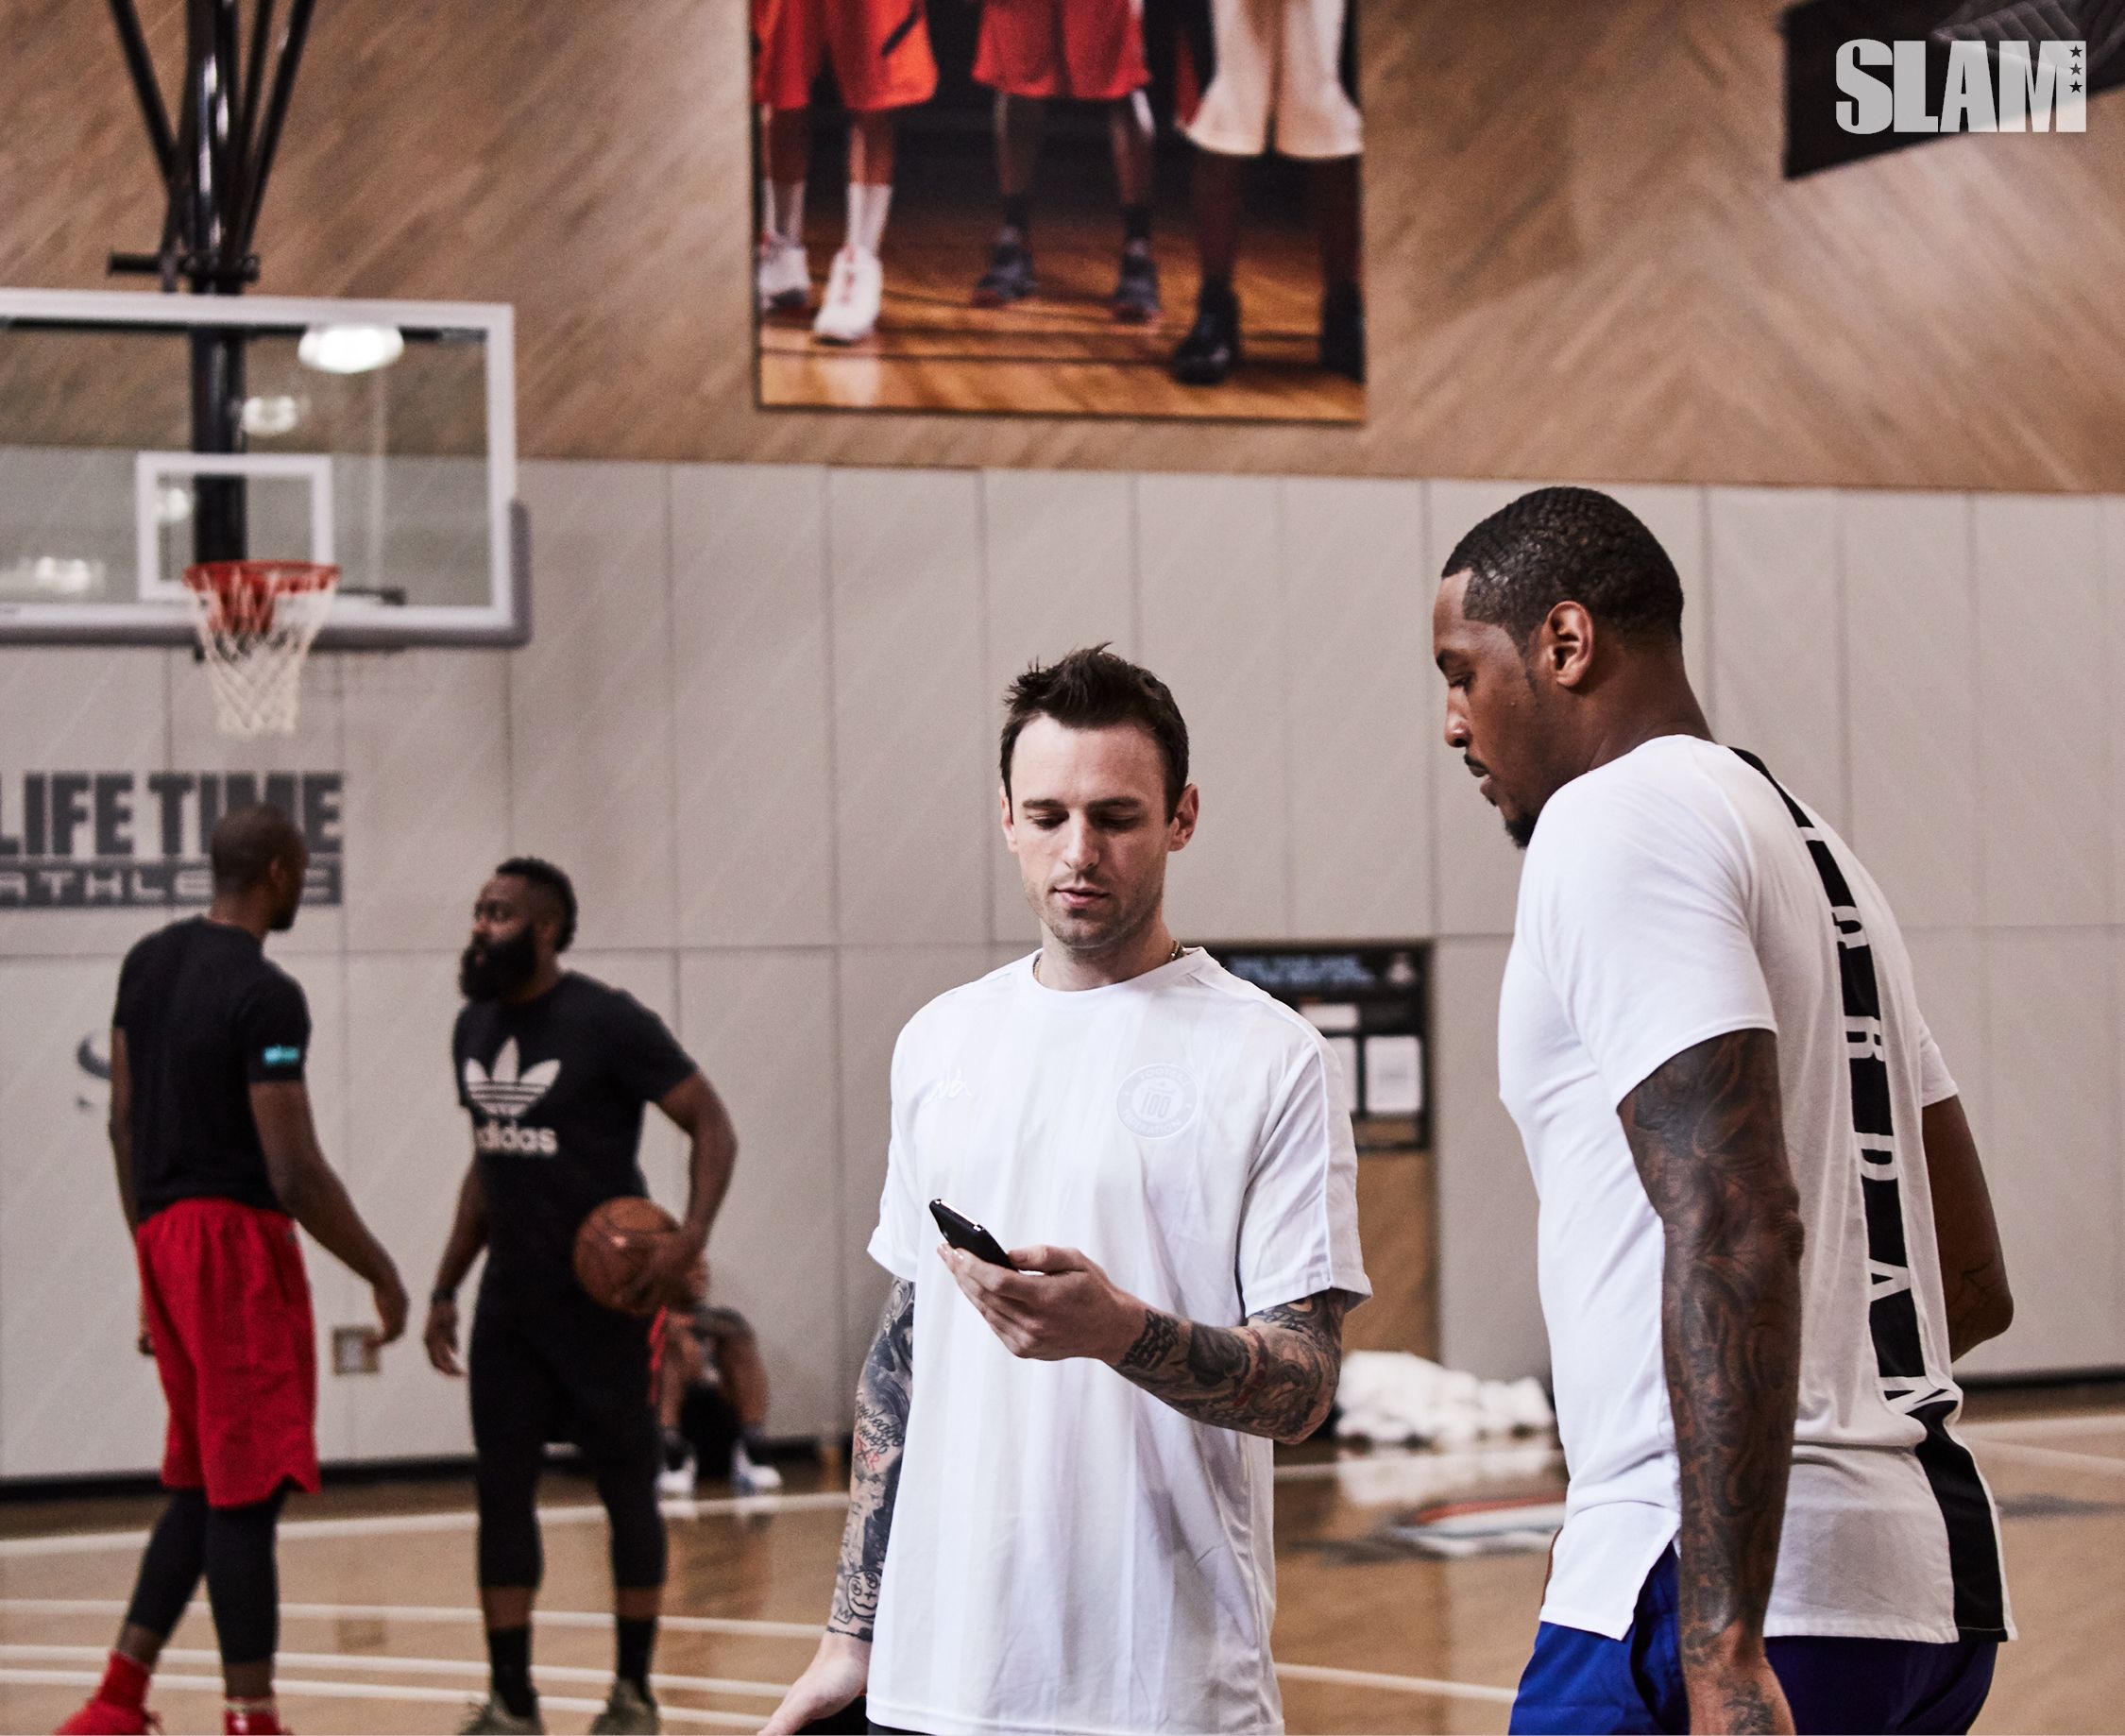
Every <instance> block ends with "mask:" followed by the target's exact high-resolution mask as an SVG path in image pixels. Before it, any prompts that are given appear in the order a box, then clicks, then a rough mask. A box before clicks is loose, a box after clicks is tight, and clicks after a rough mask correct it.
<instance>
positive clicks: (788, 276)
mask: <svg viewBox="0 0 2125 1736" xmlns="http://www.w3.org/2000/svg"><path fill="white" fill-rule="evenodd" d="M757 280H758V283H759V289H760V312H761V313H763V314H774V313H780V312H783V311H785V310H794V309H803V308H808V307H809V306H810V305H811V261H810V260H809V259H808V258H807V257H806V255H805V250H804V247H802V246H801V245H800V244H798V243H797V242H794V241H780V240H777V239H776V238H775V237H774V236H773V235H771V236H769V237H768V238H767V239H766V240H765V241H763V242H761V243H760V258H759V265H758V270H757Z"/></svg>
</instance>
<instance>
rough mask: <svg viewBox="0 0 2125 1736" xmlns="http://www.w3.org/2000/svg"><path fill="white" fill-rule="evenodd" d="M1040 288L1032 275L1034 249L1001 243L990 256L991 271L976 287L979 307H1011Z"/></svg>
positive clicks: (1012, 243)
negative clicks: (1013, 303)
mask: <svg viewBox="0 0 2125 1736" xmlns="http://www.w3.org/2000/svg"><path fill="white" fill-rule="evenodd" d="M1039 287H1040V283H1039V281H1038V280H1036V279H1035V278H1034V276H1033V253H1032V249H1031V248H1029V247H1027V246H1026V244H1025V243H1024V242H1022V241H1015V240H1012V239H1009V238H1008V237H1007V238H1006V239H1004V240H1001V241H998V242H997V243H996V245H995V249H994V250H993V251H992V252H991V253H990V255H989V269H988V270H986V271H984V272H983V273H982V274H981V281H979V282H978V283H977V284H976V285H975V286H974V305H975V306H976V307H1009V306H1010V305H1011V304H1012V302H1013V301H1023V300H1025V299H1026V298H1027V297H1029V296H1030V295H1031V294H1032V293H1033V292H1034V291H1035V290H1036V289H1038V288H1039Z"/></svg>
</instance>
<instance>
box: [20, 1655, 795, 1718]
mask: <svg viewBox="0 0 2125 1736" xmlns="http://www.w3.org/2000/svg"><path fill="white" fill-rule="evenodd" d="M100 1680H102V1676H101V1675H100V1674H99V1673H98V1672H96V1671H93V1670H34V1669H19V1668H15V1667H13V1666H0V1684H12V1685H14V1686H17V1687H25V1688H93V1687H94V1686H95V1685H96V1683H97V1682H99V1681H100ZM155 1686H156V1687H157V1688H158V1689H159V1690H161V1691H164V1692H170V1693H212V1694H214V1695H216V1696H217V1697H218V1696H219V1695H221V1694H222V1693H224V1692H225V1690H224V1688H223V1685H222V1679H221V1677H220V1676H161V1675H158V1676H156V1677H155ZM274 1691H275V1692H276V1693H278V1694H280V1695H283V1696H287V1697H299V1696H301V1695H305V1694H308V1695H314V1696H315V1697H318V1698H322V1699H336V1700H396V1701H398V1702H399V1703H400V1704H403V1705H420V1706H437V1705H441V1706H464V1705H466V1704H467V1694H466V1693H465V1691H464V1690H463V1689H458V1688H423V1687H420V1686H418V1685H417V1684H415V1683H412V1682H405V1683H396V1684H395V1683H390V1682H324V1681H289V1680H286V1679H282V1680H280V1681H276V1682H275V1683H274ZM470 1697H471V1698H475V1699H476V1698H477V1697H478V1696H477V1695H473V1696H470ZM539 1698H540V1701H541V1704H542V1705H544V1706H546V1707H550V1708H552V1709H553V1710H559V1711H587V1712H592V1713H595V1712H601V1711H603V1710H604V1709H605V1703H604V1701H603V1700H586V1699H581V1698H578V1697H576V1696H574V1695H568V1696H565V1697H564V1696H562V1695H557V1694H542V1695H540V1696H539ZM658 1710H659V1711H660V1712H661V1713H662V1715H663V1716H665V1717H666V1718H672V1719H678V1720H683V1721H684V1722H686V1723H688V1724H699V1725H706V1726H708V1727H711V1728H714V1729H719V1730H757V1729H758V1728H759V1727H760V1720H759V1719H757V1718H752V1717H746V1716H744V1715H743V1714H741V1713H739V1712H732V1711H706V1710H700V1709H698V1708H695V1707H691V1706H664V1707H660V1708H658Z"/></svg>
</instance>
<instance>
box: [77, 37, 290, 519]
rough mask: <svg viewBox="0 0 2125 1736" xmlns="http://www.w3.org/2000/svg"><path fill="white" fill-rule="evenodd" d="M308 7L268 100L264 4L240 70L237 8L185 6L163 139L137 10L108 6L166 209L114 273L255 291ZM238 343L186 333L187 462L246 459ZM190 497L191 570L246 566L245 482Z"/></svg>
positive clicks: (217, 479)
mask: <svg viewBox="0 0 2125 1736" xmlns="http://www.w3.org/2000/svg"><path fill="white" fill-rule="evenodd" d="M314 4H315V0H292V4H291V5H290V7H289V10H288V22H287V29H286V32H285V34H284V35H283V36H282V37H281V39H280V50H279V52H278V54H276V55H275V56H274V57H273V60H274V64H273V77H272V84H271V89H270V94H266V84H265V77H264V75H265V60H266V45H267V43H268V42H269V41H270V39H271V35H272V24H273V0H252V11H251V30H250V53H249V65H248V67H247V68H246V66H245V65H244V63H243V62H244V57H243V55H242V54H241V52H240V50H239V43H240V42H241V39H242V36H243V31H242V27H241V26H242V12H241V6H242V0H186V4H185V56H184V81H183V86H182V91H181V95H180V102H179V109H178V112H179V115H180V116H181V124H180V126H179V127H178V129H177V131H176V132H175V133H174V134H173V132H172V130H171V127H170V117H169V112H168V111H167V110H166V109H165V108H164V107H163V103H162V93H161V87H160V86H159V85H158V84H157V82H156V78H155V63H154V60H153V57H152V56H151V55H150V54H149V53H148V48H147V38H146V35H145V33H144V31H143V30H142V28H141V23H140V14H139V11H138V9H137V8H136V4H135V0H110V14H111V19H112V21H113V23H115V25H116V26H117V29H118V42H119V46H120V47H121V48H122V49H123V50H124V52H125V57H126V69H127V73H128V74H129V75H130V76H131V78H132V82H133V93H134V95H135V96H136V97H137V98H138V99H139V102H140V109H141V118H142V120H143V122H144V124H145V126H146V128H147V140H148V145H149V146H150V148H151V149H152V150H153V151H154V154H155V163H156V168H157V171H158V173H159V174H160V175H161V179H162V185H163V191H164V194H165V196H166V197H167V200H168V204H167V208H166V214H165V216H164V220H163V225H162V239H161V247H159V248H158V249H157V250H156V252H155V253H153V254H139V253H113V254H111V256H110V270H111V271H112V272H114V273H119V272H144V273H151V274H153V275H155V276H157V277H160V278H161V281H162V287H163V289H164V291H166V292H174V291H175V290H176V289H177V286H178V280H179V279H181V280H182V281H184V283H185V285H186V287H187V288H189V289H190V290H191V292H192V293H193V294H194V295H205V296H239V295H242V294H243V293H244V288H245V286H246V284H248V283H253V282H256V281H257V280H258V259H257V256H256V255H255V254H253V253H252V252H251V242H252V237H253V235H254V234H255V232H256V230H257V229H258V219H259V213H260V211H261V210H262V209H263V205H264V202H265V187H266V181H267V179H269V177H270V176H271V174H272V171H273V160H274V157H275V155H276V154H277V153H278V151H279V149H280V129H281V128H282V126H283V125H284V123H285V122H286V119H287V112H288V102H289V98H290V96H291V95H292V94H293V93H294V90H295V79H296V74H297V71H298V70H299V69H300V67H301V64H302V51H303V46H304V43H306V42H307V41H308V38H309V32H310V17H311V13H312V10H313V9H314ZM262 94H264V95H265V107H264V111H263V114H262V113H261V112H260V106H259V105H260V99H261V96H262ZM245 343H246V334H245V332H243V331H242V330H241V329H240V328H238V327H231V326H222V327H214V326H208V327H202V328H200V329H197V330H195V332H193V333H192V450H193V451H195V452H216V453H228V452H241V451H244V450H245V438H244V418H243V407H244V396H245V368H244V346H245ZM246 519H247V513H246V483H245V479H244V478H243V477H241V476H209V475H202V476H200V477H198V478H197V479H196V481H195V512H194V516H193V554H194V559H195V560H198V561H226V560H242V559H244V558H245V557H246V556H247V555H248V554H249V553H250V548H249V535H248V525H247V522H246Z"/></svg>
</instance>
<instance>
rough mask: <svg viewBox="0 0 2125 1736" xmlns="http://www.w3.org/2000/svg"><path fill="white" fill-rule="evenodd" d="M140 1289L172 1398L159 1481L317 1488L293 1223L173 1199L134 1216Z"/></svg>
mask: <svg viewBox="0 0 2125 1736" xmlns="http://www.w3.org/2000/svg"><path fill="white" fill-rule="evenodd" d="M138 1245H139V1251H140V1279H141V1295H142V1298H143V1301H144V1303H145V1307H146V1317H147V1329H148V1334H149V1336H151V1337H152V1338H153V1340H154V1345H155V1368H156V1372H157V1373H159V1374H160V1375H161V1377H162V1394H163V1396H164V1398H166V1399H167V1400H168V1401H169V1407H170V1428H169V1435H168V1438H167V1439H166V1441H165V1443H164V1445H163V1450H162V1482H163V1484H164V1485H165V1486H166V1487H168V1488H170V1489H204V1490H205V1491H206V1495H207V1505H208V1506H217V1507H231V1506H250V1505H251V1504H252V1503H254V1502H259V1501H263V1500H265V1499H266V1498H267V1497H268V1496H270V1495H272V1494H274V1493H275V1492H276V1491H277V1490H278V1489H280V1487H281V1485H282V1484H285V1483H293V1484H294V1485H295V1486H296V1487H297V1489H307V1490H309V1491H310V1492H312V1493H314V1492H315V1491H316V1489H317V1349H316V1337H315V1333H314V1328H313V1327H312V1324H311V1316H310V1283H309V1280H308V1279H307V1278H305V1277H304V1275H303V1269H302V1249H301V1246H300V1245H299V1244H298V1242H297V1239H296V1227H295V1224H294V1222H293V1221H292V1220H291V1219H289V1218H288V1217H285V1216H283V1215H282V1214H281V1213H279V1212H268V1211H262V1210H261V1209H260V1208H259V1207H257V1206H253V1205H241V1204H239V1203H237V1201H235V1200H178V1202H177V1203H176V1204H175V1205H172V1206H167V1207H165V1208H164V1209H163V1210H161V1211H160V1212H158V1213H156V1214H155V1216H154V1217H150V1218H149V1219H148V1220H147V1221H146V1222H145V1223H144V1224H143V1225H141V1227H140V1235H139V1238H138Z"/></svg>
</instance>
